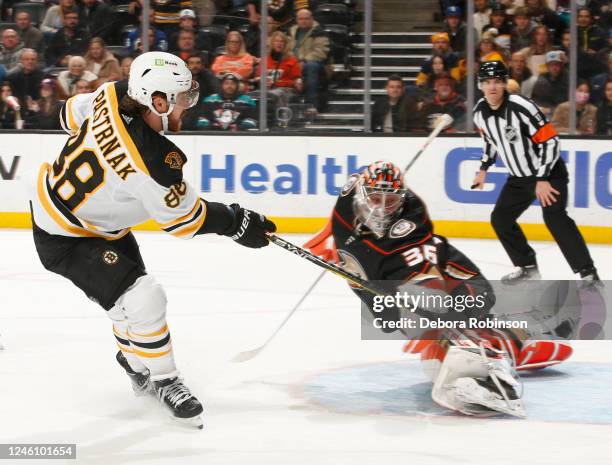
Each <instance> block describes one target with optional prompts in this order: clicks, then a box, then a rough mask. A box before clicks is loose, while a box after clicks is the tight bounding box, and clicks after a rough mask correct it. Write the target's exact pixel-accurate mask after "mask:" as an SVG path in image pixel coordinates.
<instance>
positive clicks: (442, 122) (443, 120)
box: [404, 113, 454, 173]
mask: <svg viewBox="0 0 612 465" xmlns="http://www.w3.org/2000/svg"><path fill="white" fill-rule="evenodd" d="M453 121H454V118H453V117H452V116H451V115H449V114H446V113H445V114H443V115H442V116H440V119H439V121H438V124H437V125H436V127H435V128H434V129H433V131H431V133H430V134H429V136H428V137H427V139H425V142H424V143H423V145H422V146H421V148H420V149H419V151H418V152H417V153H416V154H415V155H414V157H412V160H410V163H408V164H407V165H406V167H405V168H404V173H406V171H408V170H409V169H410V168H411V167H412V165H414V163H415V162H416V161H417V160H418V158H419V157H420V156H421V155H422V154H423V152H425V150H426V149H427V147H428V146H429V144H431V141H433V140H434V139H435V138H436V137H438V135H439V134H440V133H441V132H442V131H443V130H444V129H446V128H447V127H448V126H450V125H451V124H453Z"/></svg>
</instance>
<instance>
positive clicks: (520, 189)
mask: <svg viewBox="0 0 612 465" xmlns="http://www.w3.org/2000/svg"><path fill="white" fill-rule="evenodd" d="M548 181H549V182H550V184H551V185H552V187H553V188H555V189H556V190H557V191H559V195H558V196H557V201H556V202H555V203H553V204H552V205H550V206H548V207H543V208H542V212H543V214H544V223H545V224H546V227H547V228H548V230H549V231H550V233H551V234H552V236H553V237H554V238H555V241H556V242H557V244H558V245H559V248H560V249H561V252H562V253H563V255H564V256H565V259H566V260H567V262H568V263H569V265H570V266H571V267H572V270H573V271H574V273H578V272H579V271H581V270H584V269H585V268H589V267H592V266H593V260H592V258H591V255H590V254H589V250H588V248H587V246H586V244H585V242H584V238H583V237H582V234H581V233H580V231H579V230H578V228H577V227H576V223H575V222H574V220H572V219H571V218H570V217H569V216H568V215H567V211H566V208H567V183H568V175H567V169H566V167H565V162H564V161H563V159H561V158H559V160H558V161H557V163H556V164H555V167H554V168H553V169H552V171H551V173H550V178H549V180H548ZM536 182H537V181H536V179H535V177H533V176H532V177H525V178H521V177H516V176H510V177H509V178H508V180H507V181H506V184H505V185H504V187H503V188H502V191H501V194H500V195H499V198H498V199H497V202H496V204H495V208H494V209H493V212H492V213H491V225H492V226H493V229H495V233H496V234H497V237H499V240H500V241H501V243H502V245H503V246H504V249H506V253H507V254H508V255H509V256H510V259H511V260H512V263H513V264H514V266H529V265H535V264H536V258H535V255H536V253H535V250H533V249H532V248H531V247H530V246H529V244H528V243H527V238H526V237H525V234H524V233H523V231H522V230H521V228H520V226H519V225H518V223H517V222H516V220H517V219H518V217H519V216H521V215H522V214H523V212H524V211H525V210H527V208H528V207H529V205H531V204H532V203H533V201H534V200H535V199H536V195H535V186H536Z"/></svg>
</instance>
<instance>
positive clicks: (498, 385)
mask: <svg viewBox="0 0 612 465" xmlns="http://www.w3.org/2000/svg"><path fill="white" fill-rule="evenodd" d="M521 391H522V389H521V385H520V382H519V381H518V380H517V379H515V377H514V374H513V370H512V366H511V363H510V360H509V359H508V356H507V354H505V353H504V352H500V351H496V350H494V349H487V348H485V347H484V346H480V347H478V346H475V345H473V346H471V347H465V346H455V345H453V346H451V347H450V348H449V349H448V352H447V353H446V357H445V358H444V361H443V362H442V366H441V367H440V372H439V373H438V376H437V378H436V381H435V383H434V386H433V389H432V398H433V400H434V402H436V403H437V404H439V405H441V406H443V407H446V408H449V409H451V410H455V411H458V412H461V413H463V414H466V415H481V414H484V413H488V414H490V413H493V412H500V413H505V414H508V415H512V416H517V417H521V418H523V417H525V410H524V408H523V404H522V401H521V394H522V392H521Z"/></svg>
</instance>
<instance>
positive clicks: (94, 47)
mask: <svg viewBox="0 0 612 465" xmlns="http://www.w3.org/2000/svg"><path fill="white" fill-rule="evenodd" d="M85 63H86V65H85V69H86V70H87V71H91V72H92V73H93V74H95V75H96V76H98V80H97V81H96V87H97V86H99V85H101V84H104V83H105V82H108V81H118V80H119V79H120V78H121V69H120V68H119V61H117V58H115V56H114V55H113V54H112V53H111V52H109V51H108V50H106V44H105V43H104V40H103V39H102V38H100V37H94V38H93V39H91V41H90V42H89V50H88V51H87V54H86V55H85Z"/></svg>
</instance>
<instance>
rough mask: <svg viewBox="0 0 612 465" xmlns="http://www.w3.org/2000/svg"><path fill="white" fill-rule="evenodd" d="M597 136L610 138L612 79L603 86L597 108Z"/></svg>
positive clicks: (611, 125)
mask: <svg viewBox="0 0 612 465" xmlns="http://www.w3.org/2000/svg"><path fill="white" fill-rule="evenodd" d="M597 134H599V135H602V136H612V79H610V78H608V80H607V81H606V84H605V86H604V97H603V99H602V100H601V103H600V104H599V105H598V107H597Z"/></svg>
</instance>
